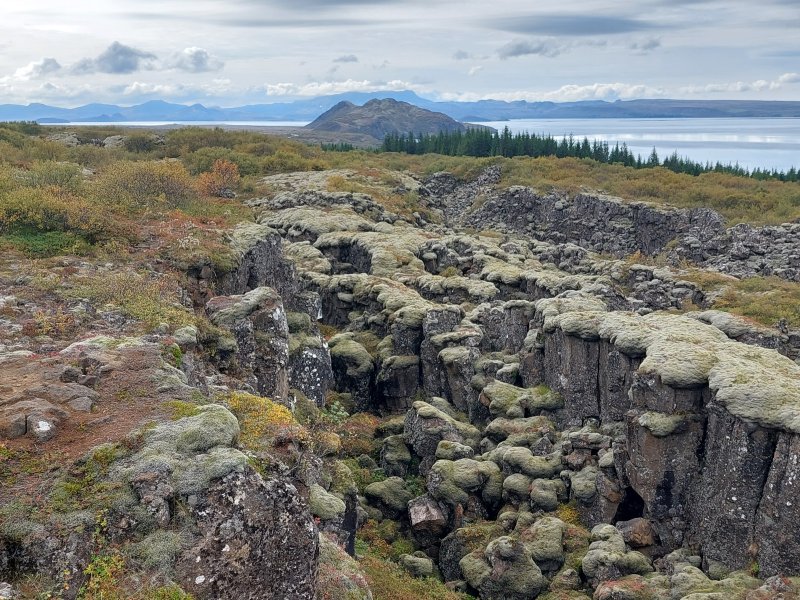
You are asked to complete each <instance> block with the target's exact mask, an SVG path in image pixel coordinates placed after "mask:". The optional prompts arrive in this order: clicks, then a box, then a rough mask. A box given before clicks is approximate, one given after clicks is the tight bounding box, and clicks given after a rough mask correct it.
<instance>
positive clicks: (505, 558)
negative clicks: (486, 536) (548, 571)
mask: <svg viewBox="0 0 800 600" xmlns="http://www.w3.org/2000/svg"><path fill="white" fill-rule="evenodd" d="M459 564H460V566H461V572H462V574H463V576H464V579H465V580H466V581H467V582H468V583H469V584H470V586H472V587H473V588H475V589H476V590H478V592H479V593H480V595H481V598H484V599H486V600H528V599H530V598H535V597H536V596H538V595H539V594H540V593H541V592H542V590H544V589H545V588H546V587H547V580H546V579H545V578H544V577H543V576H542V572H541V571H540V570H539V567H537V566H536V563H535V562H534V561H533V560H532V559H531V557H530V555H529V554H528V552H527V550H526V548H525V545H524V544H523V543H522V542H520V541H519V540H516V539H514V538H513V537H509V536H504V537H500V538H497V539H495V540H492V541H491V542H489V544H488V545H487V546H486V549H485V550H484V551H483V552H480V551H476V552H473V553H471V554H468V555H467V556H465V557H464V558H462V559H461V562H460V563H459Z"/></svg>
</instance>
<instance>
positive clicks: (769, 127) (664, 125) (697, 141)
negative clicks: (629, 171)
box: [482, 118, 800, 171]
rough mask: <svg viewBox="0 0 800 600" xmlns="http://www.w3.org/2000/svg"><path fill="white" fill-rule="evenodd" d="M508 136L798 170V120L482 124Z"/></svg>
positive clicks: (586, 121) (640, 120)
mask: <svg viewBox="0 0 800 600" xmlns="http://www.w3.org/2000/svg"><path fill="white" fill-rule="evenodd" d="M482 124H483V125H489V126H490V127H494V128H496V129H498V130H501V131H502V129H503V127H506V126H507V127H508V128H509V129H510V130H511V131H512V133H521V132H524V131H528V132H530V133H537V134H550V135H552V136H553V137H556V138H561V137H563V136H565V135H567V136H568V135H570V134H572V135H574V136H575V137H576V138H579V139H583V138H584V136H585V137H588V138H589V140H595V139H597V140H605V141H607V142H609V143H610V144H612V145H613V144H615V143H617V142H619V143H620V145H622V143H623V142H624V143H625V144H627V145H628V148H629V149H630V150H632V151H633V152H635V153H636V154H641V155H642V157H643V158H647V157H648V156H649V155H650V152H652V150H653V148H655V149H656V151H657V152H658V156H659V157H660V158H661V159H662V160H663V159H664V158H665V157H666V156H668V155H670V154H672V153H673V152H676V151H677V153H678V154H679V155H680V156H686V157H689V158H691V159H692V160H694V161H697V162H702V163H705V162H712V163H716V162H717V161H719V162H721V163H723V164H728V163H732V164H735V163H737V162H738V163H739V165H740V166H742V167H745V168H748V169H754V168H756V167H760V168H762V169H764V168H767V169H778V170H781V171H786V170H788V169H790V168H791V167H792V166H794V167H800V119H744V118H741V119H530V120H529V119H518V120H511V121H494V122H489V123H482Z"/></svg>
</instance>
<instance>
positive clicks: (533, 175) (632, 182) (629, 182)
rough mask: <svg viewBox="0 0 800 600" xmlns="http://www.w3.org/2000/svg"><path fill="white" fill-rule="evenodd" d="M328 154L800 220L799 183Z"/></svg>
mask: <svg viewBox="0 0 800 600" xmlns="http://www.w3.org/2000/svg"><path fill="white" fill-rule="evenodd" d="M325 158H326V160H327V161H328V162H329V163H330V164H331V166H332V167H334V168H352V169H356V170H358V169H361V170H362V171H363V170H364V169H366V168H373V167H378V168H383V169H392V170H398V171H410V172H412V173H414V174H415V175H417V176H421V177H426V176H429V175H432V174H433V173H435V172H437V171H448V172H450V173H453V174H454V175H455V176H457V177H460V178H463V179H471V178H474V177H476V176H477V175H478V174H479V173H480V172H481V171H482V170H483V169H485V168H486V167H487V166H489V165H494V164H497V165H500V167H501V169H502V177H501V181H500V186H501V187H506V186H509V185H526V186H530V187H533V188H535V189H537V190H538V191H540V192H545V193H546V192H548V191H550V190H551V189H553V188H556V189H562V190H566V191H568V192H570V193H573V194H574V193H579V192H581V191H584V190H592V191H597V192H603V193H607V194H611V195H615V196H619V197H621V198H623V199H626V200H639V201H645V202H651V203H654V204H659V205H669V206H674V207H677V208H699V207H706V208H712V209H714V210H716V211H718V212H719V213H720V214H721V215H722V216H723V217H724V218H725V220H726V221H727V222H728V224H731V225H732V224H735V223H740V222H746V223H752V224H754V225H769V224H773V225H774V224H779V223H785V222H789V221H793V220H796V219H800V183H788V182H787V183H784V182H780V181H758V180H754V179H749V178H745V177H737V176H735V175H726V174H722V173H705V174H703V175H700V176H697V177H695V176H692V175H685V174H679V173H673V172H672V171H669V170H668V169H664V168H655V169H638V170H637V169H633V168H629V167H624V166H621V165H607V164H603V163H598V162H595V161H592V160H588V159H576V158H556V157H542V158H529V157H516V158H499V157H495V158H472V157H451V156H442V155H438V154H424V155H406V154H397V153H377V154H376V153H370V152H363V151H355V152H330V153H326V155H325ZM365 165H367V167H365Z"/></svg>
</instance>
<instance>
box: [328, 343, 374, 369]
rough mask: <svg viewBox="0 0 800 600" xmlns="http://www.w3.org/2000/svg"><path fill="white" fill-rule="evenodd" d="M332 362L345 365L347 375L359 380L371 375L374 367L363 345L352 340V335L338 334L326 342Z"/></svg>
mask: <svg viewBox="0 0 800 600" xmlns="http://www.w3.org/2000/svg"><path fill="white" fill-rule="evenodd" d="M328 346H329V347H330V352H331V360H332V361H342V362H343V363H344V364H345V365H347V375H348V376H350V377H353V378H361V377H365V376H367V375H368V374H369V373H371V372H372V371H373V370H374V368H375V366H374V364H373V359H372V356H371V355H370V353H369V352H367V349H366V348H364V346H363V345H361V344H360V343H358V342H357V341H355V339H353V334H340V335H337V336H335V337H333V338H331V339H330V340H329V342H328Z"/></svg>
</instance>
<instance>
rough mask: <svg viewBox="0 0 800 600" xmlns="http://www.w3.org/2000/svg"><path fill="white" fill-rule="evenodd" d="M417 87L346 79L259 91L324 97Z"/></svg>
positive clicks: (395, 82)
mask: <svg viewBox="0 0 800 600" xmlns="http://www.w3.org/2000/svg"><path fill="white" fill-rule="evenodd" d="M415 87H419V86H417V85H416V84H413V83H411V82H408V81H401V80H399V79H395V80H392V81H369V80H366V79H365V80H363V81H359V80H355V79H347V80H345V81H324V82H311V83H306V84H303V85H298V84H296V83H275V84H267V85H265V86H263V87H262V88H261V89H262V90H264V91H266V93H267V95H268V96H325V95H328V94H342V93H345V92H382V91H393V92H399V91H403V90H410V89H414V88H415Z"/></svg>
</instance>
